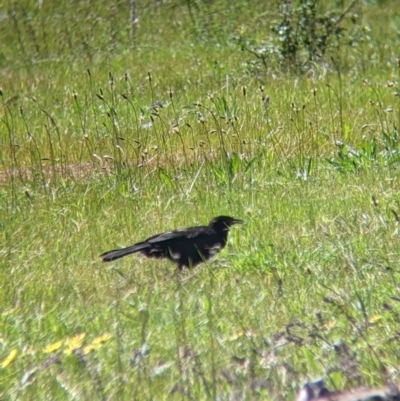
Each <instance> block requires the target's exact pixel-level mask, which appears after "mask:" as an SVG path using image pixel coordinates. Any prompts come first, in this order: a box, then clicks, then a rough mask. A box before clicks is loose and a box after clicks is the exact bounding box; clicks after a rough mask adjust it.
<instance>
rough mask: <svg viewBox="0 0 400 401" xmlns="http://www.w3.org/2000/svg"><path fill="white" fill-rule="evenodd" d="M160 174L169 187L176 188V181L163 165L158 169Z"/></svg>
mask: <svg viewBox="0 0 400 401" xmlns="http://www.w3.org/2000/svg"><path fill="white" fill-rule="evenodd" d="M158 175H159V176H160V178H161V180H162V181H164V183H165V185H166V186H167V187H168V189H174V183H173V181H172V179H171V177H170V175H169V174H168V173H167V172H166V171H165V170H164V169H163V168H162V167H160V168H159V169H158Z"/></svg>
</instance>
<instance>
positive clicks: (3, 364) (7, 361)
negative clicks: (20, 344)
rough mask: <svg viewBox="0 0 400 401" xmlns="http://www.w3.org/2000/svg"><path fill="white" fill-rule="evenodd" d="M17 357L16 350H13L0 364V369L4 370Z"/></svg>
mask: <svg viewBox="0 0 400 401" xmlns="http://www.w3.org/2000/svg"><path fill="white" fill-rule="evenodd" d="M17 355H18V350H17V349H16V348H14V349H13V350H12V351H11V352H10V354H9V355H8V357H7V358H6V359H4V361H3V362H1V363H0V366H1V367H2V368H6V367H7V366H8V365H9V364H10V363H11V362H12V361H13V360H14V359H15V358H16V357H17Z"/></svg>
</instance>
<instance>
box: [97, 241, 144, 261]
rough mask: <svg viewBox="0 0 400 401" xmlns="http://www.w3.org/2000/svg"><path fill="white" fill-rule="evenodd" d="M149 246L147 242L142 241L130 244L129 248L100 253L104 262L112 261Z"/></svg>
mask: <svg viewBox="0 0 400 401" xmlns="http://www.w3.org/2000/svg"><path fill="white" fill-rule="evenodd" d="M147 247H148V244H146V243H145V242H141V243H139V244H135V245H132V246H128V247H127V248H122V249H113V250H111V251H107V252H104V253H102V254H101V255H100V257H101V259H102V260H103V262H112V261H113V260H116V259H119V258H122V257H124V256H126V255H130V254H131V253H135V252H139V251H142V250H143V249H146V248H147Z"/></svg>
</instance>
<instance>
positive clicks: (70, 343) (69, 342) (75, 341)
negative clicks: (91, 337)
mask: <svg viewBox="0 0 400 401" xmlns="http://www.w3.org/2000/svg"><path fill="white" fill-rule="evenodd" d="M85 336H86V333H80V334H77V335H76V336H74V337H70V338H67V339H66V340H65V350H64V354H66V355H71V354H72V352H73V351H74V350H76V349H78V348H80V347H82V342H83V339H84V338H85Z"/></svg>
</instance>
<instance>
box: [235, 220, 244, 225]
mask: <svg viewBox="0 0 400 401" xmlns="http://www.w3.org/2000/svg"><path fill="white" fill-rule="evenodd" d="M232 224H244V221H243V220H239V219H233V220H232Z"/></svg>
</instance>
